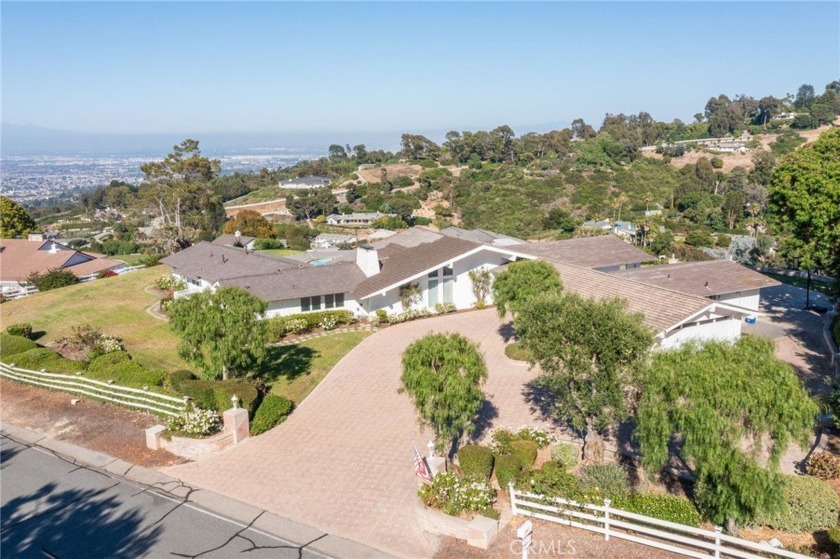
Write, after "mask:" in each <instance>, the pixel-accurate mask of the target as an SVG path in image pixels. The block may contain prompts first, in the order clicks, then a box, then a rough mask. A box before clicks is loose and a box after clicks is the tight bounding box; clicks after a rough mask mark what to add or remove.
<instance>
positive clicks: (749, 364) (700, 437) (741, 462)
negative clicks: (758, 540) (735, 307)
mask: <svg viewBox="0 0 840 559" xmlns="http://www.w3.org/2000/svg"><path fill="white" fill-rule="evenodd" d="M773 349H774V346H773V342H772V341H770V340H765V339H762V338H756V337H752V336H749V337H746V336H745V337H743V338H741V339H739V340H738V341H737V342H736V343H734V344H732V343H729V342H707V343H705V344H704V345H702V346H698V345H693V344H687V345H684V346H682V347H681V348H679V349H676V350H669V351H660V352H657V353H655V354H654V356H653V360H652V364H651V366H650V367H649V368H647V369H646V370H644V371H643V373H642V375H641V386H640V389H641V397H640V401H639V407H638V413H637V416H636V432H635V436H636V439H637V440H638V442H639V445H640V448H641V451H642V456H643V463H644V464H645V466H647V467H648V468H651V469H658V468H660V467H662V466H664V465H665V464H667V463H668V461H669V460H670V459H671V458H676V459H678V460H679V461H681V462H682V463H683V464H684V465H685V466H686V467H687V468H688V469H689V470H690V471H692V472H693V473H694V474H695V476H696V478H697V480H698V481H700V482H702V484H703V485H704V486H705V488H706V489H707V490H709V491H710V494H709V495H704V499H703V501H704V503H705V504H708V505H710V509H711V510H709V511H708V512H709V513H710V514H711V517H712V520H713V521H715V522H716V523H723V522H724V521H728V524H729V528H730V531H733V528H734V524H735V523H744V522H746V521H749V520H750V519H751V518H752V517H753V516H754V515H755V514H756V513H757V512H759V511H767V510H773V509H774V508H775V507H777V506H778V505H779V502H780V489H781V483H780V480H779V475H778V464H779V458H780V456H781V455H782V453H783V452H784V451H785V450H786V449H787V447H788V444H789V443H790V442H798V443H800V444H807V441H808V436H809V435H810V434H811V432H812V429H813V427H814V423H815V420H816V415H817V412H818V409H817V405H816V404H815V403H814V401H813V400H811V398H810V397H809V396H808V393H807V392H806V390H805V389H804V387H803V386H802V383H801V381H800V380H799V379H798V378H797V376H796V374H795V372H794V371H793V369H792V368H791V366H790V365H789V364H788V363H785V362H784V361H781V360H780V359H778V358H776V357H775V355H774V353H773ZM723 379H725V381H724V382H722V380H723ZM765 463H766V467H765V466H764V464H765Z"/></svg>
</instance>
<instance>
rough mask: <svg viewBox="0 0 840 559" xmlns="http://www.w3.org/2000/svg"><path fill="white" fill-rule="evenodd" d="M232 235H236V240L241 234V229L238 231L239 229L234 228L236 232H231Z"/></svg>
mask: <svg viewBox="0 0 840 559" xmlns="http://www.w3.org/2000/svg"><path fill="white" fill-rule="evenodd" d="M233 236H234V237H236V240H237V241H238V240H239V238H240V237H241V236H242V231H240V230H239V229H237V230H236V233H234V234H233Z"/></svg>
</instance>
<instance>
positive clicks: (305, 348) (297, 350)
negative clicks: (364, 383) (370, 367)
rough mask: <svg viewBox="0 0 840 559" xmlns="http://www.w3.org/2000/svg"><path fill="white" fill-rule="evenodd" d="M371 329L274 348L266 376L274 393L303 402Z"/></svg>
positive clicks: (271, 350)
mask: <svg viewBox="0 0 840 559" xmlns="http://www.w3.org/2000/svg"><path fill="white" fill-rule="evenodd" d="M369 335H370V332H363V331H360V332H346V333H343V334H333V335H331V336H324V337H321V338H315V339H313V340H307V341H305V342H301V343H299V344H296V345H290V346H281V347H271V348H269V350H268V351H269V352H268V356H267V358H266V368H265V369H264V370H263V371H262V374H263V378H264V379H265V381H266V382H267V383H268V384H270V385H271V392H272V393H274V394H279V395H281V396H285V397H286V398H288V399H289V400H291V401H293V402H294V403H295V404H300V403H301V402H302V401H303V399H304V398H306V396H307V395H309V393H310V392H312V390H313V389H314V388H315V387H316V386H317V385H318V383H319V382H321V380H323V378H324V377H325V376H326V375H327V373H328V372H330V370H332V368H333V367H334V366H335V364H336V363H338V361H339V360H340V359H341V358H342V357H344V356H345V355H346V354H347V353H348V352H349V351H350V350H351V349H353V348H354V347H356V346H357V345H358V344H359V342H361V341H362V340H364V339H365V338H366V337H368V336H369Z"/></svg>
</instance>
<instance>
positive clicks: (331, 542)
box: [0, 421, 392, 559]
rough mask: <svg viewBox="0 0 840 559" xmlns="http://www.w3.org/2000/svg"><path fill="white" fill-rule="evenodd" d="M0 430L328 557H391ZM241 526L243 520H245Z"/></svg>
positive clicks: (79, 450)
mask: <svg viewBox="0 0 840 559" xmlns="http://www.w3.org/2000/svg"><path fill="white" fill-rule="evenodd" d="M0 434H3V435H6V436H8V437H9V438H12V439H15V440H17V441H20V442H21V443H24V444H28V445H32V446H38V447H41V448H44V449H46V450H49V451H50V452H52V453H54V454H56V455H59V456H61V457H64V458H69V459H71V460H72V461H74V462H79V463H82V464H85V465H87V466H89V467H91V468H94V469H97V470H101V471H104V472H107V473H109V474H112V475H115V476H119V477H122V478H124V479H126V480H128V481H131V482H134V483H136V484H138V485H142V486H145V487H146V489H150V490H154V491H156V492H159V493H161V494H164V495H165V496H166V497H169V498H174V499H176V500H181V501H183V502H184V503H191V504H193V505H195V506H196V507H199V508H201V509H204V510H206V511H210V512H212V513H214V514H217V515H219V516H222V517H224V518H225V519H228V520H230V521H233V522H234V523H236V524H240V525H246V526H250V527H251V528H252V529H255V530H257V531H259V532H263V533H266V534H268V535H270V536H272V537H274V538H277V539H280V540H283V541H285V542H287V543H290V544H293V545H294V546H296V547H299V548H301V550H302V549H303V548H304V547H305V548H306V549H307V550H308V551H311V552H316V553H317V554H319V555H321V556H323V557H324V558H327V559H333V558H334V559H339V558H352V559H378V558H383V557H392V556H391V555H389V554H387V553H385V552H384V551H381V550H378V549H374V548H372V547H369V546H367V545H364V544H362V543H359V542H356V541H353V540H348V539H345V538H342V537H339V536H334V535H332V534H328V533H326V532H323V531H321V530H318V529H317V528H314V527H312V526H308V525H306V524H301V523H299V522H295V521H294V520H290V519H288V518H285V517H282V516H279V515H277V514H274V513H272V512H269V511H266V510H263V509H259V508H257V507H254V506H251V505H249V504H247V503H243V502H242V501H237V500H235V499H231V498H230V497H225V496H224V495H219V494H218V493H213V492H212V491H207V490H206V489H200V488H194V487H191V486H189V485H186V484H185V483H183V482H182V481H181V480H179V479H177V478H174V477H171V476H168V475H166V474H162V473H160V472H158V471H157V470H153V469H151V468H145V467H143V466H137V465H135V464H131V463H130V462H126V461H125V460H120V459H118V458H114V457H113V456H110V455H108V454H103V453H101V452H96V451H94V450H89V449H87V448H83V447H80V446H77V445H74V444H71V443H67V442H64V441H59V440H56V439H53V438H51V437H48V436H46V435H42V434H41V433H38V432H36V431H31V430H29V429H24V428H22V427H17V426H15V425H12V424H10V423H7V422H5V421H4V422H0ZM243 527H244V526H243Z"/></svg>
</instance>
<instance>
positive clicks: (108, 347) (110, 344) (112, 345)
mask: <svg viewBox="0 0 840 559" xmlns="http://www.w3.org/2000/svg"><path fill="white" fill-rule="evenodd" d="M96 349H98V350H99V351H101V352H102V353H113V352H115V351H125V348H123V345H122V342H121V341H120V339H119V338H118V337H116V336H110V335H108V334H103V335H102V336H101V337H100V338H99V340H98V341H97V342H96Z"/></svg>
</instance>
